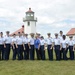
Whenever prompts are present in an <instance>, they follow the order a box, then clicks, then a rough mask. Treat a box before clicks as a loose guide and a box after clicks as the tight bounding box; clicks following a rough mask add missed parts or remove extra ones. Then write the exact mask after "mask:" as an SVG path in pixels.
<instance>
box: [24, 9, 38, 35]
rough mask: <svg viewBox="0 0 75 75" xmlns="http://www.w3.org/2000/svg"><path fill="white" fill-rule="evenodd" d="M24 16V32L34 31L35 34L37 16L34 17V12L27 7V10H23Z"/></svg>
mask: <svg viewBox="0 0 75 75" xmlns="http://www.w3.org/2000/svg"><path fill="white" fill-rule="evenodd" d="M25 14H26V16H25V17H24V18H23V22H24V25H25V27H24V32H25V33H27V34H30V33H34V34H36V22H37V18H35V13H34V12H33V11H32V10H31V8H29V10H28V11H27V12H25Z"/></svg>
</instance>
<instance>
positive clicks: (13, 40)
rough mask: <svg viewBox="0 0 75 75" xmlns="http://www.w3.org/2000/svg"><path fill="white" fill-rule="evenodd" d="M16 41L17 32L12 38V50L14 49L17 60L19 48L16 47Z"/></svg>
mask: <svg viewBox="0 0 75 75" xmlns="http://www.w3.org/2000/svg"><path fill="white" fill-rule="evenodd" d="M16 43H17V38H16V34H13V38H12V50H13V58H12V59H13V60H16V56H17V48H16Z"/></svg>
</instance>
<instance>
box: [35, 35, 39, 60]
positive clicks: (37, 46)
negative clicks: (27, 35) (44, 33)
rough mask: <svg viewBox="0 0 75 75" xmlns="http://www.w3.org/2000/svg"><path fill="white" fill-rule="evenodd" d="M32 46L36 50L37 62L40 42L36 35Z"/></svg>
mask: <svg viewBox="0 0 75 75" xmlns="http://www.w3.org/2000/svg"><path fill="white" fill-rule="evenodd" d="M34 46H35V50H36V55H37V60H40V51H39V50H40V40H39V38H38V36H37V35H36V36H35V40H34Z"/></svg>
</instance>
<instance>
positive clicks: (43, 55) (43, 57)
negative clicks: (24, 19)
mask: <svg viewBox="0 0 75 75" xmlns="http://www.w3.org/2000/svg"><path fill="white" fill-rule="evenodd" d="M45 43H46V42H45V40H44V37H43V36H41V39H40V52H41V59H42V60H45Z"/></svg>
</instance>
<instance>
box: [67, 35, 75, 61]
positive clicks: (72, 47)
mask: <svg viewBox="0 0 75 75" xmlns="http://www.w3.org/2000/svg"><path fill="white" fill-rule="evenodd" d="M69 38H70V40H69V41H68V46H69V54H70V60H74V45H75V42H74V40H73V36H70V37H69Z"/></svg>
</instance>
